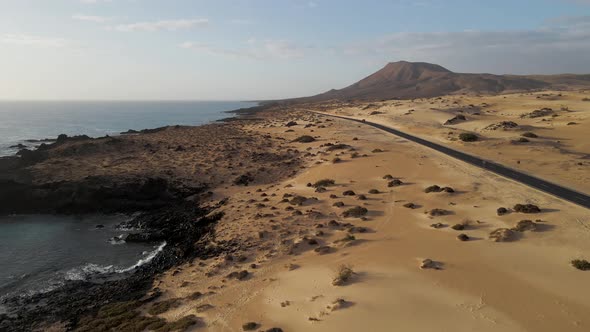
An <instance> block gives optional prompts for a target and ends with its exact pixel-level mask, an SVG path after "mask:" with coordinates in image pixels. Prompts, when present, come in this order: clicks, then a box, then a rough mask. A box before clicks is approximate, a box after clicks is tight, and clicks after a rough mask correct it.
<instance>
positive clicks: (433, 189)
mask: <svg viewBox="0 0 590 332" xmlns="http://www.w3.org/2000/svg"><path fill="white" fill-rule="evenodd" d="M441 191H442V188H441V187H439V186H437V185H433V186H430V187H428V188H426V189H424V192H425V193H427V194H428V193H439V192H441Z"/></svg>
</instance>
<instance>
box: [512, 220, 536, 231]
mask: <svg viewBox="0 0 590 332" xmlns="http://www.w3.org/2000/svg"><path fill="white" fill-rule="evenodd" d="M512 230H513V231H517V232H524V231H536V230H537V223H535V222H534V221H532V220H521V221H519V222H518V223H517V224H516V226H514V227H513V228H512Z"/></svg>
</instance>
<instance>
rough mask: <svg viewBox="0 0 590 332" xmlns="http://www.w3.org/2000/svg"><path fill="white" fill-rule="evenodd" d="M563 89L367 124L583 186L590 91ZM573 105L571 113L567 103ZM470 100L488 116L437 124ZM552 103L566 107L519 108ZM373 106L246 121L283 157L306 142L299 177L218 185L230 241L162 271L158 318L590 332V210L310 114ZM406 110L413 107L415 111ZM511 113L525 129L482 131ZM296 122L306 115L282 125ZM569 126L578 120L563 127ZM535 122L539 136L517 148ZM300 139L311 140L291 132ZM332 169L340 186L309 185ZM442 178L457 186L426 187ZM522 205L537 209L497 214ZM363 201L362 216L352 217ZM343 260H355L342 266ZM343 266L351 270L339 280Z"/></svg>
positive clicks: (263, 327) (408, 104)
mask: <svg viewBox="0 0 590 332" xmlns="http://www.w3.org/2000/svg"><path fill="white" fill-rule="evenodd" d="M550 93H551V94H555V93H554V92H550ZM564 95H565V97H563V96H562V97H559V99H558V100H557V101H554V100H545V99H537V98H536V95H535V94H533V95H509V96H506V98H504V96H497V97H466V96H452V97H445V98H441V99H432V100H415V101H386V102H383V103H377V105H378V106H377V107H376V109H378V111H380V112H383V114H376V115H371V116H370V118H371V120H372V121H375V122H379V121H381V122H383V123H387V124H391V125H395V126H396V127H399V128H403V129H407V130H409V131H411V132H412V133H416V134H418V135H422V136H424V137H429V138H432V139H436V140H439V141H443V142H445V143H448V144H450V145H452V146H454V147H455V148H458V149H463V150H465V151H468V152H472V153H474V154H478V155H481V156H484V157H489V158H494V159H496V160H498V161H499V162H502V163H506V164H508V165H510V166H513V167H519V168H521V169H523V170H525V171H529V172H535V174H537V175H539V176H542V177H546V178H547V179H551V180H553V181H556V182H560V183H564V184H567V185H570V184H571V185H572V187H575V188H578V189H580V190H584V189H587V188H588V187H589V185H590V182H589V181H588V178H587V176H588V170H587V167H588V166H590V164H588V161H587V160H584V159H580V155H579V154H583V153H588V152H589V151H588V150H589V149H588V145H587V144H588V142H587V139H583V138H584V137H585V136H587V134H585V133H587V132H588V131H584V128H587V127H588V121H587V116H588V115H587V114H586V113H585V112H584V110H587V106H584V105H587V104H584V103H583V102H581V99H582V97H583V96H584V95H585V96H587V95H588V94H584V93H564ZM455 101H457V102H458V103H459V104H454V102H455ZM566 102H567V105H568V107H569V109H570V110H569V111H565V110H563V111H562V110H560V108H559V107H558V105H562V104H565V103H566ZM483 103H486V104H488V105H490V106H486V107H482V104H483ZM469 104H474V105H478V106H476V108H477V109H478V110H479V113H480V115H473V114H472V113H465V115H466V117H468V120H467V121H465V122H464V123H461V124H458V125H453V126H450V127H446V126H443V125H442V122H444V121H446V120H447V119H449V118H451V117H452V116H454V114H456V112H454V111H450V110H449V108H453V107H460V108H462V109H464V108H466V107H468V105H469ZM542 106H543V107H552V108H553V109H554V110H555V109H556V110H557V114H558V115H559V116H558V117H556V118H551V119H550V120H548V121H543V122H541V121H540V119H520V118H519V116H520V115H521V114H522V113H526V112H530V111H532V110H533V109H535V108H539V107H542ZM365 107H367V105H355V106H353V107H351V106H350V105H348V106H347V107H344V106H342V105H340V106H339V105H328V106H326V105H323V106H317V105H316V106H314V107H308V106H301V107H298V108H297V110H295V109H289V110H285V109H283V110H281V111H282V112H280V113H277V112H276V111H275V112H271V113H270V115H269V116H266V117H265V119H264V120H261V121H254V122H248V123H245V124H243V126H244V130H245V131H246V132H250V133H256V135H258V136H260V137H266V138H267V139H268V140H269V142H281V148H282V149H283V152H285V151H295V150H296V151H298V152H300V155H301V165H299V166H298V167H299V171H297V172H295V174H294V175H293V176H288V177H281V178H278V177H273V178H272V179H271V180H269V181H262V182H259V183H257V182H254V183H251V184H250V185H248V186H230V185H223V184H222V185H219V186H217V187H215V188H213V189H212V192H213V194H212V195H211V196H210V197H209V200H210V202H211V204H215V203H216V202H219V201H222V200H225V199H227V201H226V202H225V205H223V206H222V207H221V208H220V209H219V211H221V212H223V213H224V217H223V218H222V219H221V221H219V223H218V224H217V225H216V226H215V240H214V241H226V242H229V243H233V244H234V247H233V248H234V249H233V250H232V252H228V253H227V254H226V255H224V256H222V257H217V258H214V259H209V260H205V261H194V262H192V263H189V264H186V265H184V266H180V267H178V268H177V269H174V270H172V271H169V272H168V273H166V274H164V275H162V276H161V277H159V278H158V279H157V281H156V282H155V284H154V287H155V288H157V289H158V290H159V291H161V292H162V296H161V297H160V298H159V299H157V300H156V302H157V303H161V302H166V301H167V303H170V304H171V305H170V306H169V308H167V310H165V311H164V312H162V313H160V314H159V317H163V318H165V319H167V320H170V321H173V320H177V319H179V318H182V317H185V316H187V315H196V316H197V317H198V318H199V322H200V323H199V324H198V325H195V326H193V327H191V328H189V329H188V330H194V331H201V330H203V331H205V330H206V331H242V330H244V329H248V328H251V329H253V330H256V331H267V330H270V331H272V328H279V329H281V330H282V331H357V330H361V329H363V330H368V331H394V330H400V331H558V330H565V331H587V330H589V329H590V316H588V314H587V313H588V311H589V310H590V297H588V292H587V278H588V275H587V273H588V272H583V271H579V270H577V269H575V268H573V267H572V266H571V265H570V261H571V260H572V259H577V258H581V259H582V258H587V257H588V255H590V241H589V240H590V215H589V214H588V210H587V209H584V208H582V207H579V206H576V205H573V204H570V203H567V202H564V201H562V200H559V199H556V198H554V197H552V196H549V195H547V194H544V193H542V192H539V191H536V190H533V189H530V188H528V187H526V186H524V185H521V184H518V183H514V182H512V181H509V180H506V179H504V178H502V177H499V176H497V175H494V174H491V173H488V172H485V171H482V170H480V169H478V168H475V167H472V166H469V165H466V164H464V163H462V162H460V161H457V160H454V159H451V158H450V157H447V156H445V155H442V154H439V153H437V152H433V151H431V150H429V149H427V148H425V147H421V146H419V145H417V144H414V143H411V142H408V141H406V140H404V139H400V138H397V137H395V136H392V135H389V134H386V133H383V132H380V131H378V130H376V129H373V128H370V127H368V126H363V125H360V124H357V123H352V122H350V121H346V120H334V119H330V118H329V117H325V116H322V115H318V114H313V113H310V112H307V111H308V110H314V111H318V110H320V111H324V112H330V113H334V114H342V115H349V116H355V117H368V113H370V112H371V111H375V110H376V109H373V107H374V106H371V107H369V108H367V109H363V108H365ZM445 107H448V108H447V109H444V108H445ZM584 107H585V108H584ZM434 108H436V109H437V110H434ZM409 109H415V111H414V112H410V114H408V115H404V114H405V113H408V110H409ZM438 109H444V110H438ZM509 110H510V111H509ZM505 119H515V121H517V122H518V123H519V125H520V126H526V127H525V128H524V129H522V130H517V131H503V130H496V131H485V132H484V131H483V128H484V127H486V126H487V125H488V124H491V123H496V122H498V121H500V120H505ZM290 121H294V122H296V124H295V123H291V124H289V126H287V124H288V123H289V122H290ZM571 121H575V122H577V123H579V124H578V125H573V126H567V125H566V123H567V122H571ZM433 128H434V130H433ZM524 130H526V131H534V132H535V133H537V134H538V135H539V137H541V138H540V139H537V140H535V141H534V142H533V143H530V144H526V145H520V144H512V143H510V140H511V139H514V138H518V137H519V136H520V133H521V131H524ZM451 131H452V132H454V134H453V135H448V134H447V133H448V132H451ZM461 131H473V132H476V133H478V134H479V135H481V136H484V135H485V136H484V137H485V139H483V140H482V141H481V142H476V143H475V144H474V145H470V144H472V143H469V144H468V143H461V142H459V141H456V140H453V139H451V138H453V137H454V136H456V133H458V132H461ZM576 133H577V135H578V136H576ZM304 135H309V136H312V137H314V140H313V141H312V142H308V143H301V142H297V141H296V139H297V138H299V137H301V136H304ZM568 138H569V139H568ZM557 140H559V141H561V142H562V143H560V144H559V145H556V144H557V143H554V142H555V141H557ZM524 153H526V156H525V155H523V154H524ZM541 156H543V158H541ZM517 158H518V160H521V163H520V164H516V159H517ZM578 162H581V163H582V165H581V166H580V165H577V163H578ZM564 165H568V167H569V168H567V169H565V170H564V168H563V166H564ZM387 175H389V176H387ZM274 179H279V180H274ZM323 179H330V180H333V184H332V183H331V181H324V182H325V183H323V185H324V186H320V188H321V189H316V188H314V187H313V186H308V184H314V183H315V182H317V181H319V180H323ZM396 179H397V180H400V181H394V180H396ZM390 182H391V183H392V184H391V186H390ZM432 185H439V186H441V187H451V188H453V190H452V191H453V192H444V191H443V192H431V193H426V192H425V189H426V188H427V187H429V186H432ZM574 185H575V186H574ZM345 191H354V195H352V194H353V193H349V194H351V195H344V192H345ZM448 191H450V190H448ZM586 192H588V191H587V190H586ZM409 203H413V205H409ZM525 203H526V204H529V203H530V204H535V205H537V206H539V207H540V208H541V211H540V212H539V213H535V214H524V213H517V212H514V211H512V212H509V213H507V214H505V215H501V216H499V215H498V214H497V209H498V208H500V207H506V208H508V209H509V210H510V208H512V207H513V206H514V205H515V204H525ZM354 207H360V208H358V209H357V210H358V211H357V212H360V214H359V215H358V216H357V215H355V216H348V217H346V216H347V215H348V214H347V213H345V211H347V210H349V209H351V208H354ZM362 208H365V209H366V214H364V212H365V211H364V210H363V209H362ZM436 209H439V210H436ZM433 210H435V211H434V212H435V213H432V211H433ZM437 211H438V212H440V213H436V212H437ZM439 214H442V215H439ZM521 220H532V221H533V224H532V225H533V226H532V227H533V228H534V230H526V231H522V232H521V231H512V232H510V231H508V232H510V233H511V237H510V239H508V241H506V242H495V241H492V240H491V239H490V238H489V235H490V233H491V232H493V231H494V230H496V229H499V228H512V227H515V226H516V225H517V223H518V222H519V221H521ZM457 225H459V226H457ZM529 225H530V224H529ZM433 226H435V227H433ZM455 228H457V229H461V228H462V230H455ZM460 234H464V235H462V236H459V235H460ZM465 235H466V236H465ZM459 237H461V238H462V239H463V240H466V241H460V240H459V239H458V238H459ZM343 266H344V267H346V268H349V269H350V270H348V271H346V269H345V270H344V271H343V272H344V274H339V270H341V269H342V267H343ZM421 266H422V267H426V268H421ZM346 272H348V273H346ZM337 275H341V276H342V277H343V279H345V280H338V281H336V282H335V278H336V277H337ZM334 283H336V284H337V285H334ZM157 303H156V304H157ZM153 305H154V304H153V303H150V304H147V305H145V306H144V307H143V310H144V312H148V311H149V310H150V308H151V306H153ZM146 315H147V313H146ZM247 323H250V324H247ZM275 331H278V330H275Z"/></svg>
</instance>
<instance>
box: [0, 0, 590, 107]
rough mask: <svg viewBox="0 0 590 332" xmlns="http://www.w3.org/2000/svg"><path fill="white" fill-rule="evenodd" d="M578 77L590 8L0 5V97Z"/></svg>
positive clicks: (149, 2)
mask: <svg viewBox="0 0 590 332" xmlns="http://www.w3.org/2000/svg"><path fill="white" fill-rule="evenodd" d="M398 60H408V61H426V62H433V63H438V64H440V65H443V66H445V67H447V68H449V69H451V70H454V71H459V72H491V73H497V74H504V73H512V74H528V73H539V74H553V73H562V72H571V73H590V0H494V1H488V0H481V1H480V0H416V1H413V0H389V1H386V0H363V1H360V0H359V1H352V0H312V1H308V0H209V1H208V0H0V99H132V100H138V99H202V100H236V99H240V100H243V99H269V98H284V97H294V96H305V95H312V94H316V93H319V92H323V91H326V90H329V89H331V88H342V87H344V86H346V85H349V84H350V83H353V82H355V81H357V80H359V79H361V78H363V77H364V76H367V75H368V74H370V73H372V72H374V71H376V70H378V69H379V68H381V67H382V66H384V65H385V64H386V63H387V62H390V61H398Z"/></svg>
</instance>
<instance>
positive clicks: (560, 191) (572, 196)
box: [318, 113, 590, 209]
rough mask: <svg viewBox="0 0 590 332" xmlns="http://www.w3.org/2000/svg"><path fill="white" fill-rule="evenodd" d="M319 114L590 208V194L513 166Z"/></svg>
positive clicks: (380, 126)
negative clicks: (386, 134) (405, 140)
mask: <svg viewBox="0 0 590 332" xmlns="http://www.w3.org/2000/svg"><path fill="white" fill-rule="evenodd" d="M318 114H322V115H326V116H331V117H335V118H340V119H345V120H350V121H355V122H359V123H363V124H366V125H368V126H372V127H375V128H377V129H381V130H383V131H386V132H388V133H391V134H394V135H396V136H399V137H402V138H405V139H407V140H409V141H412V142H416V143H418V144H421V145H424V146H427V147H429V148H431V149H434V150H436V151H439V152H442V153H444V154H446V155H449V156H451V157H454V158H456V159H459V160H462V161H464V162H466V163H469V164H471V165H474V166H477V167H480V168H483V169H485V170H488V171H491V172H494V173H496V174H498V175H501V176H503V177H506V178H509V179H511V180H514V181H517V182H520V183H522V184H525V185H527V186H529V187H532V188H535V189H537V190H540V191H543V192H546V193H548V194H551V195H553V196H556V197H558V198H561V199H564V200H566V201H570V202H572V203H575V204H578V205H580V206H583V207H585V208H588V209H590V196H588V195H586V194H583V193H581V192H577V191H575V190H572V189H568V188H566V187H562V186H560V185H557V184H554V183H551V182H548V181H545V180H543V179H539V178H537V177H534V176H531V175H528V174H525V173H522V172H519V171H517V170H514V169H512V168H508V167H506V166H502V165H500V164H497V163H494V162H491V161H488V160H484V159H481V158H478V157H475V156H472V155H470V154H467V153H463V152H460V151H457V150H454V149H451V148H448V147H446V146H444V145H440V144H436V143H433V142H430V141H427V140H425V139H422V138H420V137H416V136H413V135H410V134H406V133H404V132H402V131H399V130H397V129H393V128H390V127H387V126H384V125H381V124H378V123H374V122H369V121H363V120H357V119H353V118H348V117H344V116H338V115H328V114H324V113H318Z"/></svg>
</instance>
